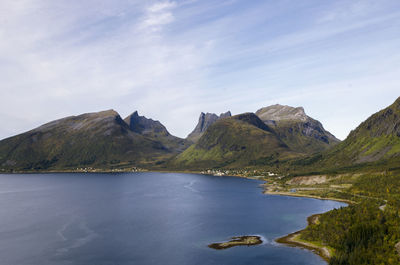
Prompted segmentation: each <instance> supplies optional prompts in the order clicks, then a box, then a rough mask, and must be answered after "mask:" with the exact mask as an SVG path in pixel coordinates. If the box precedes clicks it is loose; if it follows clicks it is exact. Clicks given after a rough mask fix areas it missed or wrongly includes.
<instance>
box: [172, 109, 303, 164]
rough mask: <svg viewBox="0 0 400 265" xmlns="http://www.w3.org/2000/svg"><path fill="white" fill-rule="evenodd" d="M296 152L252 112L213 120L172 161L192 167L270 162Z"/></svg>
mask: <svg viewBox="0 0 400 265" xmlns="http://www.w3.org/2000/svg"><path fill="white" fill-rule="evenodd" d="M296 155H298V154H296V153H294V152H291V150H290V149H289V148H288V147H287V145H286V144H285V143H283V142H282V141H281V140H280V139H279V138H278V137H277V136H276V134H275V133H274V131H273V130H272V129H271V128H270V127H268V126H267V125H266V124H264V123H263V122H262V121H261V120H260V119H259V118H258V117H257V116H256V115H255V114H253V113H245V114H241V115H237V116H233V117H231V118H225V119H221V120H218V121H217V122H215V123H214V124H213V125H211V126H210V127H209V128H208V129H207V131H206V132H205V133H204V134H203V135H202V137H201V138H200V139H199V140H198V142H197V143H196V144H194V145H192V146H191V147H189V148H188V149H187V150H185V151H184V152H183V153H181V154H180V155H178V156H177V158H176V159H175V160H174V161H173V164H172V165H173V166H178V167H181V168H191V169H196V168H197V169H204V168H212V167H229V168H233V167H242V166H252V165H253V166H254V165H265V164H273V163H276V162H277V161H278V160H279V159H281V158H289V157H294V156H296Z"/></svg>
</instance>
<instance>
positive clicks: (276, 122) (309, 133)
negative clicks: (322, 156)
mask: <svg viewBox="0 0 400 265" xmlns="http://www.w3.org/2000/svg"><path fill="white" fill-rule="evenodd" d="M256 115H257V116H258V117H259V118H260V119H261V120H262V121H263V122H264V123H265V124H267V125H269V126H270V127H271V128H273V129H274V130H275V132H276V133H277V134H278V135H279V137H280V138H281V139H282V140H283V141H284V142H285V143H286V144H287V145H288V146H289V147H290V148H291V149H292V150H295V151H298V152H306V153H314V152H319V151H323V150H325V149H328V148H330V147H331V146H333V145H336V144H337V143H339V142H340V141H339V140H338V139H337V138H336V137H335V136H333V135H332V134H331V133H330V132H328V131H326V130H325V129H324V127H323V126H322V124H321V123H320V122H319V121H317V120H315V119H313V118H311V117H309V116H307V115H306V113H305V111H304V108H303V107H297V108H295V107H290V106H286V105H279V104H276V105H272V106H269V107H265V108H261V109H259V110H257V112H256Z"/></svg>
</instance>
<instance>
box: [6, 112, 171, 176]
mask: <svg viewBox="0 0 400 265" xmlns="http://www.w3.org/2000/svg"><path fill="white" fill-rule="evenodd" d="M172 154H173V152H172V151H171V150H168V148H166V147H165V146H164V145H163V144H162V143H160V142H157V141H154V140H152V139H150V138H147V137H145V136H143V135H141V134H138V133H136V132H133V131H131V130H130V128H129V126H128V125H127V124H126V123H125V122H124V121H123V120H122V119H121V117H120V116H119V115H118V113H117V112H115V111H113V110H108V111H102V112H98V113H88V114H83V115H79V116H71V117H67V118H64V119H60V120H56V121H53V122H50V123H47V124H45V125H43V126H40V127H38V128H36V129H34V130H31V131H28V132H26V133H23V134H20V135H17V136H14V137H10V138H7V139H4V140H2V141H0V167H1V168H2V169H3V170H44V169H68V168H71V169H73V168H77V167H88V166H93V167H101V168H108V167H112V166H121V165H123V164H129V165H133V166H138V165H143V164H147V163H153V162H154V161H156V160H158V159H162V158H164V157H168V156H170V155H172Z"/></svg>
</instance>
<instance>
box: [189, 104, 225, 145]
mask: <svg viewBox="0 0 400 265" xmlns="http://www.w3.org/2000/svg"><path fill="white" fill-rule="evenodd" d="M231 116H232V114H231V112H230V111H227V112H225V113H221V114H220V115H219V116H218V115H216V114H215V113H206V114H205V113H204V112H202V113H201V114H200V117H199V122H198V123H197V125H196V127H195V128H194V130H193V131H192V132H191V133H190V134H189V135H188V137H187V138H186V139H187V140H189V141H191V142H197V140H199V139H200V137H201V136H202V135H203V133H204V132H205V131H206V130H207V128H208V127H210V126H211V125H212V124H214V123H215V122H216V121H217V120H219V119H223V118H228V117H231Z"/></svg>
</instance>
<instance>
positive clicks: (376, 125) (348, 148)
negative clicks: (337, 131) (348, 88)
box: [294, 98, 400, 171]
mask: <svg viewBox="0 0 400 265" xmlns="http://www.w3.org/2000/svg"><path fill="white" fill-rule="evenodd" d="M398 162H400V98H398V99H397V100H396V101H395V102H394V103H393V104H392V105H390V106H389V107H387V108H385V109H383V110H381V111H379V112H377V113H375V114H373V115H372V116H371V117H369V118H368V119H367V120H365V121H364V122H363V123H361V124H360V125H359V126H358V127H357V128H356V129H355V130H353V131H352V132H351V133H350V134H349V136H348V137H347V138H346V139H345V140H344V141H343V142H341V143H340V144H338V145H337V146H335V147H334V148H332V149H330V150H327V151H325V152H322V153H321V154H318V155H315V156H313V157H310V158H307V159H303V160H299V161H296V162H295V163H294V165H295V166H297V167H300V170H302V171H305V170H309V169H311V168H313V169H316V168H318V169H319V170H321V169H322V170H326V169H335V168H341V167H359V166H361V165H372V166H373V165H376V166H383V165H384V164H386V165H391V166H396V164H398ZM378 164H379V165H378ZM397 166H398V165H397ZM301 167H303V169H301Z"/></svg>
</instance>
